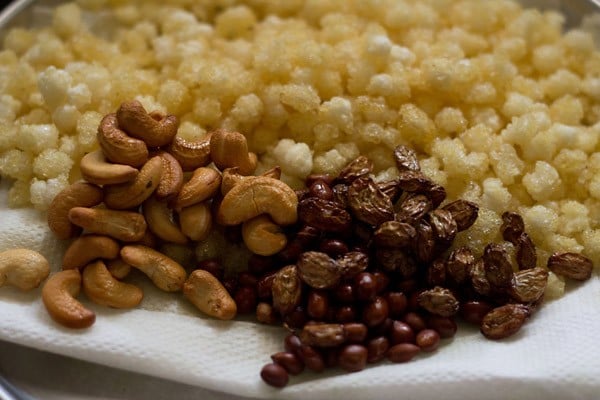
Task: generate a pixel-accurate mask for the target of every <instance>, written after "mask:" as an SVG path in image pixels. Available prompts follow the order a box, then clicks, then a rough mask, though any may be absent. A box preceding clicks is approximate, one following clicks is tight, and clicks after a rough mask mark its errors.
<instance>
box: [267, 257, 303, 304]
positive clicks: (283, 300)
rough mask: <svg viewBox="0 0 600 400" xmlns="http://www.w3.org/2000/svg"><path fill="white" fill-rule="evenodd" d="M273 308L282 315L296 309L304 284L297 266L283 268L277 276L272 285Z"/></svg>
mask: <svg viewBox="0 0 600 400" xmlns="http://www.w3.org/2000/svg"><path fill="white" fill-rule="evenodd" d="M271 292H272V296H273V306H274V307H275V309H276V310H277V311H279V313H280V314H281V315H285V314H288V313H290V312H292V311H293V310H294V308H296V306H297V305H298V304H299V303H300V299H301V297H302V282H301V281H300V277H299V276H298V268H296V266H295V265H288V266H286V267H283V268H282V269H280V270H279V271H277V273H276V274H275V277H274V278H273V283H272V285H271Z"/></svg>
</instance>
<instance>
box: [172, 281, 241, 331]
mask: <svg viewBox="0 0 600 400" xmlns="http://www.w3.org/2000/svg"><path fill="white" fill-rule="evenodd" d="M183 295H184V296H185V297H186V298H187V299H188V300H189V301H190V302H191V303H192V304H193V305H195V306H196V308H198V309H199V310H200V311H202V312H203V313H205V314H207V315H209V316H211V317H214V318H219V319H223V320H227V319H232V318H233V317H235V315H236V313H237V306H236V304H235V301H234V300H233V299H232V298H231V296H230V295H229V293H228V292H227V289H225V287H223V285H222V284H221V282H219V280H218V279H217V278H215V277H214V276H213V275H212V274H211V273H210V272H208V271H205V270H202V269H197V270H195V271H194V272H192V273H191V274H190V276H189V278H188V279H187V280H186V281H185V283H184V284H183Z"/></svg>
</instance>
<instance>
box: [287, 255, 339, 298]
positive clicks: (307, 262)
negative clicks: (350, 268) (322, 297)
mask: <svg viewBox="0 0 600 400" xmlns="http://www.w3.org/2000/svg"><path fill="white" fill-rule="evenodd" d="M296 265H297V267H298V276H299V277H300V279H301V280H302V281H303V282H304V283H306V284H307V285H308V286H310V287H312V288H314V289H327V288H332V287H334V286H335V285H337V284H338V282H339V281H340V278H341V277H342V269H341V268H340V266H339V265H338V263H337V262H336V261H335V260H334V259H332V258H331V257H329V256H328V255H327V254H325V253H321V252H319V251H307V252H305V253H302V254H301V255H300V257H298V262H297V263H296Z"/></svg>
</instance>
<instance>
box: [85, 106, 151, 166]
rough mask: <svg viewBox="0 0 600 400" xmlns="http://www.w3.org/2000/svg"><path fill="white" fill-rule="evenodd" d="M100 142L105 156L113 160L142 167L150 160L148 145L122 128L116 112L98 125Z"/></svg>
mask: <svg viewBox="0 0 600 400" xmlns="http://www.w3.org/2000/svg"><path fill="white" fill-rule="evenodd" d="M96 136H97V138H98V143H99V144H100V148H102V151H103V152H104V156H105V157H106V158H107V159H108V160H109V161H111V162H114V163H117V164H126V165H130V166H132V167H136V168H137V167H141V166H142V165H144V164H145V163H146V161H147V160H148V146H146V143H144V142H143V141H142V140H140V139H136V138H132V137H131V136H129V135H127V134H126V133H125V132H123V131H122V130H121V129H119V125H118V123H117V115H116V114H115V113H112V114H108V115H106V116H105V117H104V118H102V121H101V122H100V126H99V127H98V134H97V135H96Z"/></svg>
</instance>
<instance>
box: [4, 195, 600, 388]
mask: <svg viewBox="0 0 600 400" xmlns="http://www.w3.org/2000/svg"><path fill="white" fill-rule="evenodd" d="M0 194H1V197H0V199H2V200H0V201H1V205H0V215H1V221H2V223H0V250H5V249H9V248H15V247H28V248H32V249H35V250H38V251H40V252H42V253H43V254H44V255H45V256H46V257H47V258H48V259H49V261H50V262H51V265H52V269H53V271H58V270H59V268H60V260H61V258H62V254H63V251H64V249H65V247H66V243H64V242H60V241H58V240H56V239H54V238H53V237H52V234H51V233H50V232H49V230H48V228H47V227H46V221H45V220H44V218H43V216H41V215H40V214H39V213H38V212H36V211H34V210H11V209H8V208H7V206H6V192H5V191H1V192H0ZM137 280H138V281H139V282H136V283H138V284H140V285H141V286H142V287H143V289H144V293H145V298H144V301H143V302H142V304H141V307H140V308H138V309H135V310H128V311H121V310H112V309H108V308H106V307H101V306H98V305H95V304H91V303H89V302H87V301H86V299H85V296H84V295H83V294H82V295H81V296H80V298H81V300H82V301H83V302H84V303H85V304H86V305H87V306H89V307H90V308H92V309H93V310H94V311H95V312H96V313H97V320H96V323H95V324H94V325H93V326H92V327H91V328H89V329H87V330H83V331H73V330H69V329H66V328H63V327H61V326H59V325H57V324H56V323H54V322H53V321H52V320H51V319H50V317H49V316H48V315H47V313H46V310H45V309H44V306H43V304H42V302H41V298H40V289H39V288H38V289H37V290H34V291H32V292H28V293H23V292H19V291H18V290H14V289H13V288H8V287H5V288H0V339H2V340H7V341H10V342H14V343H19V344H22V345H25V346H30V347H33V348H37V349H41V350H46V351H49V352H53V353H58V354H62V355H66V356H71V357H75V358H79V359H84V360H88V361H92V362H96V363H100V364H104V365H108V366H112V367H116V368H122V369H126V370H131V371H136V372H140V373H145V374H149V375H153V376H158V377H162V378H167V379H172V380H175V381H179V382H184V383H188V384H193V385H198V386H203V387H206V388H210V389H214V390H218V391H222V392H227V393H232V394H237V395H241V396H251V397H259V398H286V399H306V398H314V399H321V398H323V399H325V398H327V399H337V398H343V399H345V400H351V399H363V398H367V397H369V398H377V399H381V400H384V399H397V398H399V397H401V398H402V399H417V398H419V399H434V398H444V399H462V400H465V399H521V400H527V399H536V400H537V399H539V398H544V399H595V398H598V396H599V395H600V346H598V334H597V333H598V332H600V311H599V310H600V301H599V300H600V296H599V295H600V283H599V280H598V277H597V275H594V277H593V278H592V279H591V280H590V281H588V282H586V283H584V284H582V285H577V286H573V285H572V286H570V287H569V290H568V292H567V294H566V295H565V296H564V297H563V298H561V299H559V300H556V301H552V302H549V303H548V304H546V305H544V306H543V307H542V308H541V310H540V311H539V312H538V313H537V314H535V315H534V317H533V318H532V319H531V321H530V322H529V323H528V324H527V325H526V326H525V327H524V328H523V329H522V331H521V332H520V333H519V334H517V335H516V336H515V337H513V338H510V339H508V340H504V341H500V342H492V341H489V340H486V339H485V338H483V337H482V336H481V334H480V333H479V332H478V331H477V329H475V328H472V327H469V326H460V329H459V333H458V335H457V336H456V337H455V338H453V339H451V340H444V341H443V344H442V346H441V347H440V348H439V349H438V350H437V351H436V352H435V353H432V354H427V355H421V356H419V357H418V358H417V359H415V360H413V361H411V362H409V363H405V364H391V363H388V362H383V363H380V364H376V365H372V366H369V367H368V368H367V369H366V370H364V371H362V372H358V373H352V374H348V373H343V372H342V371H339V370H332V371H327V372H325V373H323V374H313V373H304V374H302V375H301V376H299V377H292V379H291V380H290V384H289V385H288V386H287V387H286V388H285V389H283V390H276V389H273V388H271V387H268V386H267V385H265V384H263V383H262V381H261V379H260V376H259V372H260V369H261V367H262V366H263V365H264V364H265V363H267V362H269V361H270V357H269V356H270V354H272V353H274V352H277V351H280V350H282V340H283V337H284V330H283V329H281V328H279V327H267V326H263V325H259V324H256V323H253V322H245V321H231V322H222V321H215V320H211V319H207V318H204V317H202V316H201V315H200V314H199V312H197V311H196V310H195V309H194V308H193V307H192V306H191V305H190V304H188V303H187V302H186V301H185V300H184V299H183V297H182V296H181V294H168V293H163V292H161V291H159V290H157V289H155V288H154V287H153V286H152V284H151V283H148V282H149V280H147V279H145V278H144V277H143V276H141V275H139V276H137Z"/></svg>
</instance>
